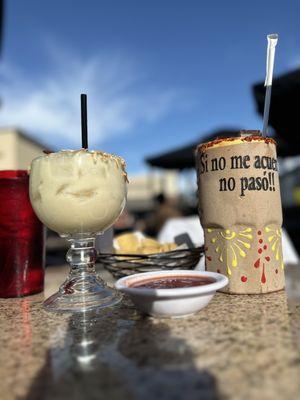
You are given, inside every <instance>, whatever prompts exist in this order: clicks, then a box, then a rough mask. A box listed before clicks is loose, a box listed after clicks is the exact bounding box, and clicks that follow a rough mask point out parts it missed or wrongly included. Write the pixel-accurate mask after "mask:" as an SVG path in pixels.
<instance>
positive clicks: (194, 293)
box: [115, 270, 228, 318]
mask: <svg viewBox="0 0 300 400" xmlns="http://www.w3.org/2000/svg"><path fill="white" fill-rule="evenodd" d="M171 276H172V278H179V277H183V276H184V277H191V278H193V277H204V278H212V279H213V280H214V282H212V283H208V284H205V285H201V286H192V287H183V288H168V289H160V288H159V289H157V288H155V289H152V288H151V289H150V288H144V287H132V285H133V284H136V283H142V282H143V281H147V282H148V281H151V280H152V279H153V280H155V279H157V278H167V277H171ZM227 284H228V278H227V277H226V276H225V275H222V274H218V273H216V272H208V271H188V270H176V271H175V270H172V271H154V272H145V273H140V274H134V275H130V276H126V277H124V278H121V279H119V280H118V281H117V282H116V284H115V286H116V289H118V290H120V291H121V292H123V293H126V294H127V295H129V297H130V298H131V300H132V301H133V303H134V304H135V306H136V308H137V309H138V310H139V311H141V312H142V313H144V314H149V315H152V316H153V317H160V318H178V317H184V316H188V315H191V314H194V313H196V312H197V311H199V310H201V309H202V308H204V307H205V306H206V305H207V304H208V303H209V302H210V300H211V299H212V298H213V296H214V294H215V293H216V291H217V290H219V289H221V288H223V287H224V286H226V285H227Z"/></svg>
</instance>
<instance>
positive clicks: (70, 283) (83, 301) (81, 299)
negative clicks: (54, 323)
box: [43, 276, 122, 312]
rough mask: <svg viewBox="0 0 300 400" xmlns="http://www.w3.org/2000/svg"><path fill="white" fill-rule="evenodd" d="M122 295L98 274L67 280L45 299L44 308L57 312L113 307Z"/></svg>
mask: <svg viewBox="0 0 300 400" xmlns="http://www.w3.org/2000/svg"><path fill="white" fill-rule="evenodd" d="M121 299H122V295H121V294H120V293H119V292H118V291H116V290H114V289H110V288H108V287H107V286H106V285H105V284H104V283H103V282H102V281H101V280H100V279H98V278H97V277H96V276H94V277H91V276H88V277H85V278H84V279H83V278H78V279H71V280H66V281H65V282H64V283H63V284H62V286H61V287H60V289H59V291H58V292H57V293H55V294H53V295H52V296H51V297H49V298H48V299H47V300H45V301H44V304H43V305H44V308H45V309H46V310H49V311H56V312H67V311H69V312H82V311H87V310H91V309H95V308H98V309H99V308H106V307H112V306H114V305H116V304H118V303H119V302H120V301H121Z"/></svg>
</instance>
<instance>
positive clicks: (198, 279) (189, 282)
mask: <svg viewBox="0 0 300 400" xmlns="http://www.w3.org/2000/svg"><path fill="white" fill-rule="evenodd" d="M214 282H215V279H213V278H209V277H207V276H165V277H162V278H154V279H153V278H152V279H143V280H140V281H136V282H133V283H132V284H130V287H132V288H143V289H174V288H188V287H194V286H203V285H209V284H211V283H214Z"/></svg>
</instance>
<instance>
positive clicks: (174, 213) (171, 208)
mask: <svg viewBox="0 0 300 400" xmlns="http://www.w3.org/2000/svg"><path fill="white" fill-rule="evenodd" d="M153 201H154V210H153V212H152V213H151V214H150V215H149V216H148V218H147V220H146V223H145V233H146V234H147V235H149V236H153V237H156V236H157V234H158V232H159V231H160V230H161V228H162V227H163V226H164V224H165V222H166V221H168V220H169V219H170V218H177V217H181V216H182V212H181V211H180V209H179V207H178V206H177V205H176V203H175V201H174V200H173V199H168V198H166V197H165V195H164V194H163V193H160V194H158V195H157V196H155V197H154V199H153Z"/></svg>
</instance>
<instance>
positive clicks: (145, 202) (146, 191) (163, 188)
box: [127, 170, 180, 213]
mask: <svg viewBox="0 0 300 400" xmlns="http://www.w3.org/2000/svg"><path fill="white" fill-rule="evenodd" d="M160 193H163V194H164V195H165V196H166V197H167V198H170V199H176V198H178V196H179V194H180V187H179V173H178V172H177V171H155V170H153V171H149V172H148V173H145V174H142V175H136V176H132V177H129V185H128V199H127V208H128V210H129V211H130V212H133V213H143V212H147V211H149V210H151V209H152V208H153V204H154V203H153V198H154V197H155V196H157V195H158V194H160Z"/></svg>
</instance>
